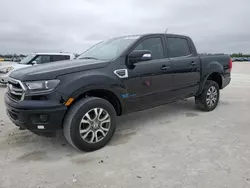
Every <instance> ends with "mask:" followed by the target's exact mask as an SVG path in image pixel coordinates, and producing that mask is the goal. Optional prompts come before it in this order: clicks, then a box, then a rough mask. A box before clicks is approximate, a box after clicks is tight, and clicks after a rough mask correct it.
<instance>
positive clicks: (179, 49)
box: [167, 37, 191, 58]
mask: <svg viewBox="0 0 250 188" xmlns="http://www.w3.org/2000/svg"><path fill="white" fill-rule="evenodd" d="M167 52H168V57H170V58H171V57H182V56H187V55H190V54H191V51H190V48H189V45H188V41H187V39H184V38H174V37H172V38H171V37H168V38H167Z"/></svg>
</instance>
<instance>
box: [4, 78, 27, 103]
mask: <svg viewBox="0 0 250 188" xmlns="http://www.w3.org/2000/svg"><path fill="white" fill-rule="evenodd" d="M7 87H8V95H9V96H10V98H11V99H13V100H15V101H21V100H23V98H24V93H25V90H24V87H23V85H22V82H20V81H19V80H14V79H9V82H8V86H7Z"/></svg>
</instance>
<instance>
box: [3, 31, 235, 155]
mask: <svg viewBox="0 0 250 188" xmlns="http://www.w3.org/2000/svg"><path fill="white" fill-rule="evenodd" d="M231 69H232V60H231V58H230V57H229V56H228V55H214V56H213V55H209V56H199V55H198V54H197V51H196V48H195V46H194V44H193V42H192V40H191V39H190V38H189V37H186V36H181V35H174V34H145V35H132V36H123V37H118V38H112V39H109V40H106V41H103V42H101V43H98V44H97V45H95V46H93V47H92V48H90V49H89V50H87V51H85V52H84V53H82V54H81V55H80V56H79V57H78V58H77V59H75V60H69V61H59V62H52V63H49V64H43V65H39V66H32V67H28V68H26V69H21V70H17V71H14V72H12V73H11V74H10V80H9V83H8V90H7V93H6V94H5V104H6V109H7V114H8V116H9V118H10V119H11V120H12V122H13V123H14V124H15V125H17V126H19V127H20V128H22V129H28V130H30V131H32V132H33V133H39V132H54V131H56V130H58V129H63V132H64V135H65V137H66V139H67V140H68V142H69V143H70V144H71V145H72V146H74V147H75V148H77V149H79V150H82V151H93V150H97V149H99V148H101V147H103V146H105V145H106V144H107V143H108V142H109V141H110V139H111V138H112V136H113V134H114V132H115V129H116V125H117V123H116V116H121V115H124V114H128V113H132V112H136V111H139V110H143V109H147V108H151V107H156V106H159V105H163V104H166V103H170V102H174V101H177V100H180V99H184V98H189V97H195V102H196V104H197V107H198V108H199V109H201V110H204V111H211V110H214V109H215V108H216V106H217V104H218V102H219V96H220V90H221V89H223V88H224V87H226V86H227V85H228V84H229V83H230V79H231V76H230V72H231Z"/></svg>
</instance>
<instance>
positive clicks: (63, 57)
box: [52, 55, 70, 61]
mask: <svg viewBox="0 0 250 188" xmlns="http://www.w3.org/2000/svg"><path fill="white" fill-rule="evenodd" d="M68 59H70V56H69V55H53V56H52V61H63V60H68Z"/></svg>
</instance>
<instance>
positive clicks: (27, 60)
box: [19, 54, 36, 64]
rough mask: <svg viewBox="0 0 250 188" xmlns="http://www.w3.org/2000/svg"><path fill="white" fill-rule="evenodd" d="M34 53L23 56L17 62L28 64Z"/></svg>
mask: <svg viewBox="0 0 250 188" xmlns="http://www.w3.org/2000/svg"><path fill="white" fill-rule="evenodd" d="M35 56H36V55H35V54H30V55H28V56H27V57H25V58H24V59H23V60H22V61H20V62H19V64H28V63H29V62H30V61H31V60H32V59H33V58H34V57H35Z"/></svg>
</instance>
